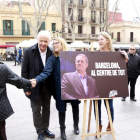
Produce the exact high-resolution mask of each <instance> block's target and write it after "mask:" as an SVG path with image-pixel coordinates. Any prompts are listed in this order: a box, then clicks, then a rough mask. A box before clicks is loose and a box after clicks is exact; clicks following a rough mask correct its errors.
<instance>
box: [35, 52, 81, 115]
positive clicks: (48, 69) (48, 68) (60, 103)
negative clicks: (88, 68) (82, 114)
mask: <svg viewBox="0 0 140 140" xmlns="http://www.w3.org/2000/svg"><path fill="white" fill-rule="evenodd" d="M51 73H53V79H54V82H55V98H56V108H57V110H58V111H59V112H63V113H64V112H65V111H66V106H65V102H66V101H65V100H61V77H60V58H59V57H55V56H54V55H53V54H52V56H51V57H49V59H48V61H47V63H46V65H45V68H44V70H43V72H42V73H41V74H40V75H38V76H37V77H36V78H35V79H36V80H37V83H40V82H41V81H43V80H44V79H46V78H48V77H49V75H50V74H51ZM70 103H71V104H72V105H78V104H79V103H80V102H79V101H78V100H71V101H70Z"/></svg>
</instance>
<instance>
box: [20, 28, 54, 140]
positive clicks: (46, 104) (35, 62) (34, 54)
mask: <svg viewBox="0 0 140 140" xmlns="http://www.w3.org/2000/svg"><path fill="white" fill-rule="evenodd" d="M50 39H51V36H50V32H49V31H44V30H42V31H40V32H39V33H38V35H37V42H38V43H37V44H35V45H34V46H32V47H29V48H28V49H26V50H25V53H24V57H23V62H22V77H24V78H27V79H33V78H35V77H36V76H37V75H39V74H40V73H41V72H42V71H43V69H44V66H45V64H46V63H47V59H48V58H49V57H50V56H51V55H52V51H51V50H50V49H49V47H48V45H49V42H50ZM52 80H53V79H52V76H50V77H49V78H48V79H46V80H45V81H43V82H41V83H40V84H38V85H37V86H36V87H35V88H32V89H31V90H30V89H28V88H25V89H24V92H25V94H26V95H27V97H28V98H29V99H30V101H31V108H32V112H33V122H34V126H35V128H36V132H37V134H38V140H44V136H43V134H45V135H46V136H47V137H50V138H54V137H55V135H54V134H53V133H52V132H50V131H49V130H48V128H49V119H50V103H51V102H50V101H51V94H53V81H52Z"/></svg>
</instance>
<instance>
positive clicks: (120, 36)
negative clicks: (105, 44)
mask: <svg viewBox="0 0 140 140" xmlns="http://www.w3.org/2000/svg"><path fill="white" fill-rule="evenodd" d="M109 32H110V33H111V38H112V40H113V43H114V44H140V23H133V22H132V21H122V22H119V23H113V24H111V26H110V27H109Z"/></svg>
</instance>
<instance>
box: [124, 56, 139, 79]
mask: <svg viewBox="0 0 140 140" xmlns="http://www.w3.org/2000/svg"><path fill="white" fill-rule="evenodd" d="M128 57H129V60H128V65H127V76H128V77H132V78H137V77H138V75H139V74H140V57H139V55H137V54H134V55H132V54H130V53H128Z"/></svg>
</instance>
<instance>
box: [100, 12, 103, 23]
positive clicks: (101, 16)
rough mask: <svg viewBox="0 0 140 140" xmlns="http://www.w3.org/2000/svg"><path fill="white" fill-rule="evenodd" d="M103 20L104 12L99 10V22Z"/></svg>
mask: <svg viewBox="0 0 140 140" xmlns="http://www.w3.org/2000/svg"><path fill="white" fill-rule="evenodd" d="M101 22H104V12H100V23H101Z"/></svg>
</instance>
